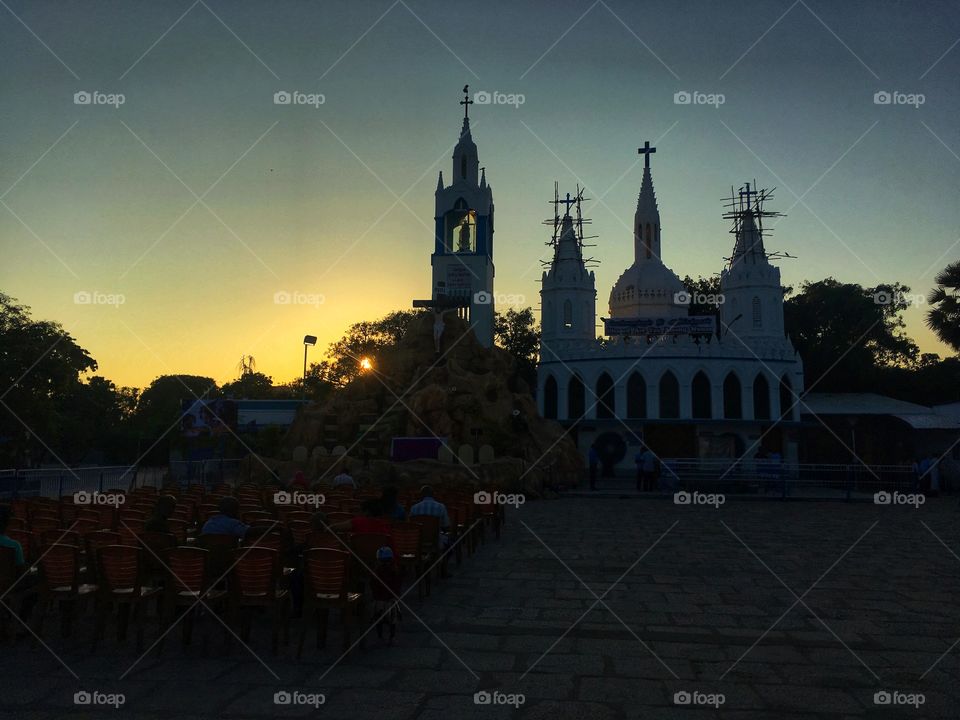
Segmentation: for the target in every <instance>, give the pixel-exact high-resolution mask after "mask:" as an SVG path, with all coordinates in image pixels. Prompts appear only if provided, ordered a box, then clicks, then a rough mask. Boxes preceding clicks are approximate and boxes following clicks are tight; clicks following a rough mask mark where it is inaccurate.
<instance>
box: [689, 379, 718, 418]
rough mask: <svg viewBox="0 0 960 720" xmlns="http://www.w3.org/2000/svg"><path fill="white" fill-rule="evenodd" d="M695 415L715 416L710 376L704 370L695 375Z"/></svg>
mask: <svg viewBox="0 0 960 720" xmlns="http://www.w3.org/2000/svg"><path fill="white" fill-rule="evenodd" d="M691 390H692V391H693V417H695V418H703V419H707V418H711V417H713V407H712V406H713V398H712V397H711V393H710V378H708V377H707V376H706V375H705V374H704V373H703V371H700V372H698V373H697V374H696V375H694V376H693V386H692V388H691Z"/></svg>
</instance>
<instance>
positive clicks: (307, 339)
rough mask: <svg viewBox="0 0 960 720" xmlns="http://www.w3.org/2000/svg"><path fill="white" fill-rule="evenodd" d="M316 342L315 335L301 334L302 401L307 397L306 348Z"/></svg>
mask: <svg viewBox="0 0 960 720" xmlns="http://www.w3.org/2000/svg"><path fill="white" fill-rule="evenodd" d="M316 344H317V336H316V335H304V336H303V385H302V387H301V393H300V399H301V400H303V401H304V402H306V399H307V348H308V347H310V346H311V345H316Z"/></svg>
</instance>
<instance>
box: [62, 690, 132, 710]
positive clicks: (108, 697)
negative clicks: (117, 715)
mask: <svg viewBox="0 0 960 720" xmlns="http://www.w3.org/2000/svg"><path fill="white" fill-rule="evenodd" d="M126 702H127V696H126V695H124V694H123V693H104V692H100V691H99V690H93V691H91V690H79V691H77V692H75V693H74V694H73V704H74V705H103V706H107V707H112V708H113V709H114V710H116V709H117V708H119V707H120V706H121V705H123V704H124V703H126Z"/></svg>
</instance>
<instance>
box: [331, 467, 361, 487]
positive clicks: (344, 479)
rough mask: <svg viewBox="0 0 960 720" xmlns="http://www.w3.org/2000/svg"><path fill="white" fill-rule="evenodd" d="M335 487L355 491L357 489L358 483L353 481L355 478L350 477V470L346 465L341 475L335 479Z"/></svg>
mask: <svg viewBox="0 0 960 720" xmlns="http://www.w3.org/2000/svg"><path fill="white" fill-rule="evenodd" d="M333 486H334V487H347V486H349V487H351V488H353V489H354V490H356V489H357V481H356V480H354V479H353V476H352V475H350V468H348V467H347V466H346V465H344V466H343V470H341V471H340V474H339V475H337V476H336V477H334V478H333Z"/></svg>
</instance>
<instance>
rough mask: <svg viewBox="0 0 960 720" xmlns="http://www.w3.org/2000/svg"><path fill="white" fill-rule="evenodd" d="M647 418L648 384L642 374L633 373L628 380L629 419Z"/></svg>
mask: <svg viewBox="0 0 960 720" xmlns="http://www.w3.org/2000/svg"><path fill="white" fill-rule="evenodd" d="M646 416H647V383H646V381H645V380H644V379H643V375H641V374H640V373H633V374H631V375H630V379H629V380H627V417H628V418H645V417H646Z"/></svg>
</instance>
